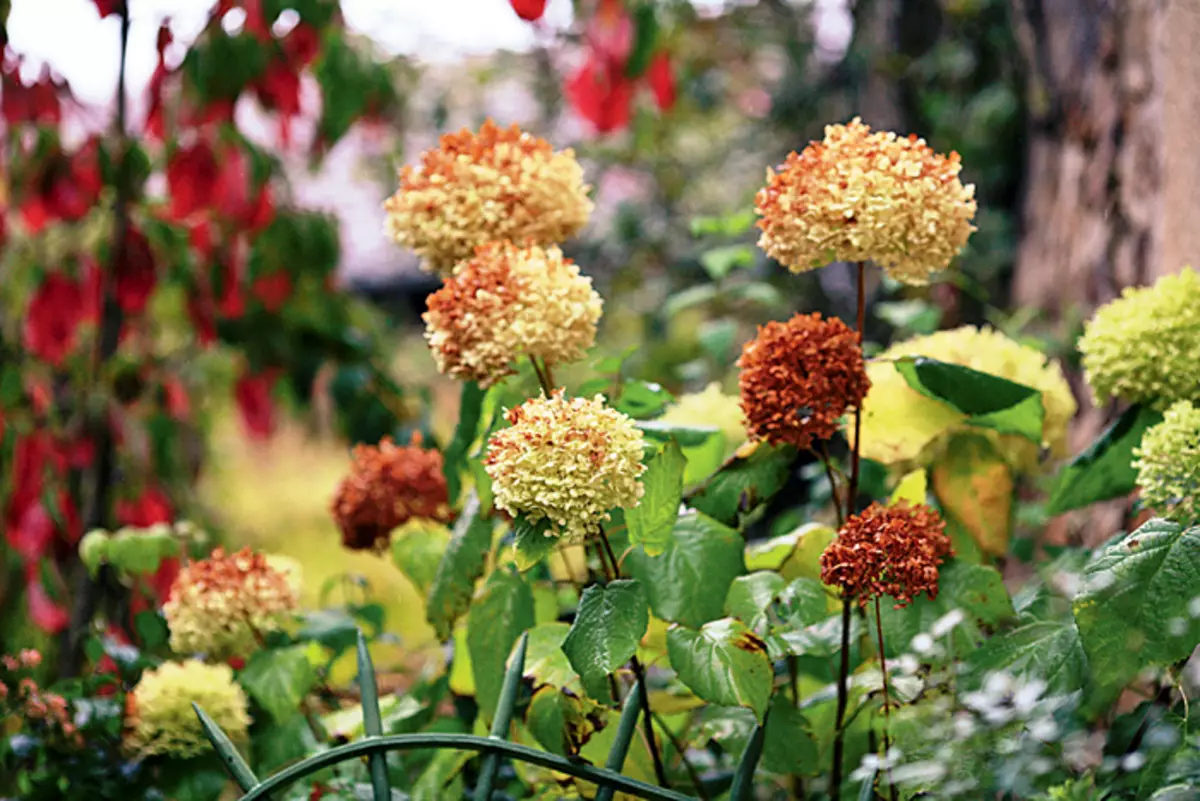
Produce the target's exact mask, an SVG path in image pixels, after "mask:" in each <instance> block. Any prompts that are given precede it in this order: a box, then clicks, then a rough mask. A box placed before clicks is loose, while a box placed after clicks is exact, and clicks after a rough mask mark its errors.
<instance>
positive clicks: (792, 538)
mask: <svg viewBox="0 0 1200 801" xmlns="http://www.w3.org/2000/svg"><path fill="white" fill-rule="evenodd" d="M836 536H837V532H836V531H834V530H833V529H832V528H830V527H829V526H824V525H821V524H820V523H805V524H804V525H802V526H799V527H798V528H796V529H794V530H792V531H790V532H788V533H787V534H780V535H779V536H778V537H772V538H771V539H769V540H760V541H758V542H754V543H751V544H749V545H747V546H746V568H747V569H748V570H774V571H777V572H778V573H779V574H780V575H782V576H783V577H784V578H786V579H795V578H801V577H805V578H813V579H820V578H821V554H822V553H824V552H825V549H826V548H827V547H828V546H829V543H831V542H833V539H834V537H836Z"/></svg>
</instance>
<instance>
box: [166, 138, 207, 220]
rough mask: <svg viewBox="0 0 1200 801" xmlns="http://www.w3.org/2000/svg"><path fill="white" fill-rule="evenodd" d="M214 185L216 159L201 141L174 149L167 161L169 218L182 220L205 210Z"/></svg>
mask: <svg viewBox="0 0 1200 801" xmlns="http://www.w3.org/2000/svg"><path fill="white" fill-rule="evenodd" d="M216 183H217V160H216V156H215V155H214V154H213V150H212V147H211V146H210V145H209V144H208V142H205V141H203V140H202V141H199V142H196V143H195V144H193V145H192V146H191V147H186V148H180V149H178V150H176V151H175V152H174V153H173V154H171V158H170V160H169V161H168V162H167V192H168V193H170V195H171V210H170V217H171V219H174V220H182V219H185V218H187V217H190V216H191V215H192V214H194V213H195V212H198V211H202V210H204V209H207V208H209V207H210V206H211V205H212V202H213V193H214V191H215V188H216Z"/></svg>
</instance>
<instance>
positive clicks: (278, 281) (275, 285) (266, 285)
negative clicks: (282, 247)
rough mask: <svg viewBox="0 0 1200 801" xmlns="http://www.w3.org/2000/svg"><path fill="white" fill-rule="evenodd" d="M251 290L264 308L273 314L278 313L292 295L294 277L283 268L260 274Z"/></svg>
mask: <svg viewBox="0 0 1200 801" xmlns="http://www.w3.org/2000/svg"><path fill="white" fill-rule="evenodd" d="M250 291H251V292H252V293H253V294H254V297H256V298H258V301H259V302H260V303H262V305H263V308H264V309H266V310H267V311H268V312H270V313H271V314H277V313H278V312H279V311H280V309H282V308H283V306H284V304H285V303H287V302H288V298H290V297H291V296H292V277H291V276H290V275H288V274H287V273H286V272H284V271H283V270H278V271H276V272H273V273H270V274H269V275H260V276H259V277H258V278H255V279H254V283H253V284H252V285H251V287H250Z"/></svg>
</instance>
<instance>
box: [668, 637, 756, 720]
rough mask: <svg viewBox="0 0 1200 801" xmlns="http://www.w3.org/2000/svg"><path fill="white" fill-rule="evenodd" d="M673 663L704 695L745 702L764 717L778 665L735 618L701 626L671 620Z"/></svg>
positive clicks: (728, 702) (687, 682)
mask: <svg viewBox="0 0 1200 801" xmlns="http://www.w3.org/2000/svg"><path fill="white" fill-rule="evenodd" d="M667 655H668V656H669V658H670V660H671V667H673V668H675V672H676V673H678V674H679V680H680V681H682V682H683V683H684V684H685V685H686V686H687V687H688V688H689V689H690V690H691V691H692V692H694V693H695V694H696V695H697V696H698V697H700V698H702V699H704V700H705V701H708V702H710V703H713V704H720V705H722V706H743V707H746V708H747V709H749V710H751V711H753V712H754V716H755V718H757V719H758V722H759V723H762V720H763V715H765V714H766V712H767V704H768V703H770V700H771V685H772V683H773V681H774V675H775V674H774V670H773V669H772V667H771V660H770V659H768V658H767V646H766V644H765V643H764V642H763V641H762V640H761V639H759V637H758V636H757V635H756V634H755V633H754V632H752V631H750V629H748V628H746V625H745V624H744V623H742V622H741V621H739V620H734V619H733V618H729V617H727V618H723V619H721V620H714V621H712V622H710V623H705V624H704V625H703V626H701V627H700V630H699V631H695V630H693V629H689V628H684V627H683V626H679V625H674V626H671V628H670V630H669V631H668V632H667Z"/></svg>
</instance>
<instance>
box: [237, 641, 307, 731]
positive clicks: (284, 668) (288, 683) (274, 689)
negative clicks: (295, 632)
mask: <svg viewBox="0 0 1200 801" xmlns="http://www.w3.org/2000/svg"><path fill="white" fill-rule="evenodd" d="M306 651H307V648H305V646H303V645H294V646H291V647H290V648H272V649H263V650H261V651H259V652H257V653H256V654H254V656H252V657H250V661H249V662H247V663H246V667H245V669H243V670H242V671H241V672H240V673H239V674H238V683H239V684H241V685H242V686H243V687H244V688H245V689H246V692H248V693H249V694H250V696H251V697H252V698H253V699H254V700H255V701H257V702H258V705H259V706H261V707H262V708H263V709H265V710H267V712H268V713H270V715H271V717H272V718H274V719H275V721H276V722H283V721H285V720H287V719H288V718H290V717H291V716H292V715H295V714H297V713H299V711H300V702H301V701H303V700H304V696H306V695H308V692H309V690H311V689H312V688H313V687H314V686H315V685H316V683H317V671H316V670H315V669H314V668H313V666H312V663H311V662H309V661H308V655H307V654H306V653H305V652H306Z"/></svg>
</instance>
